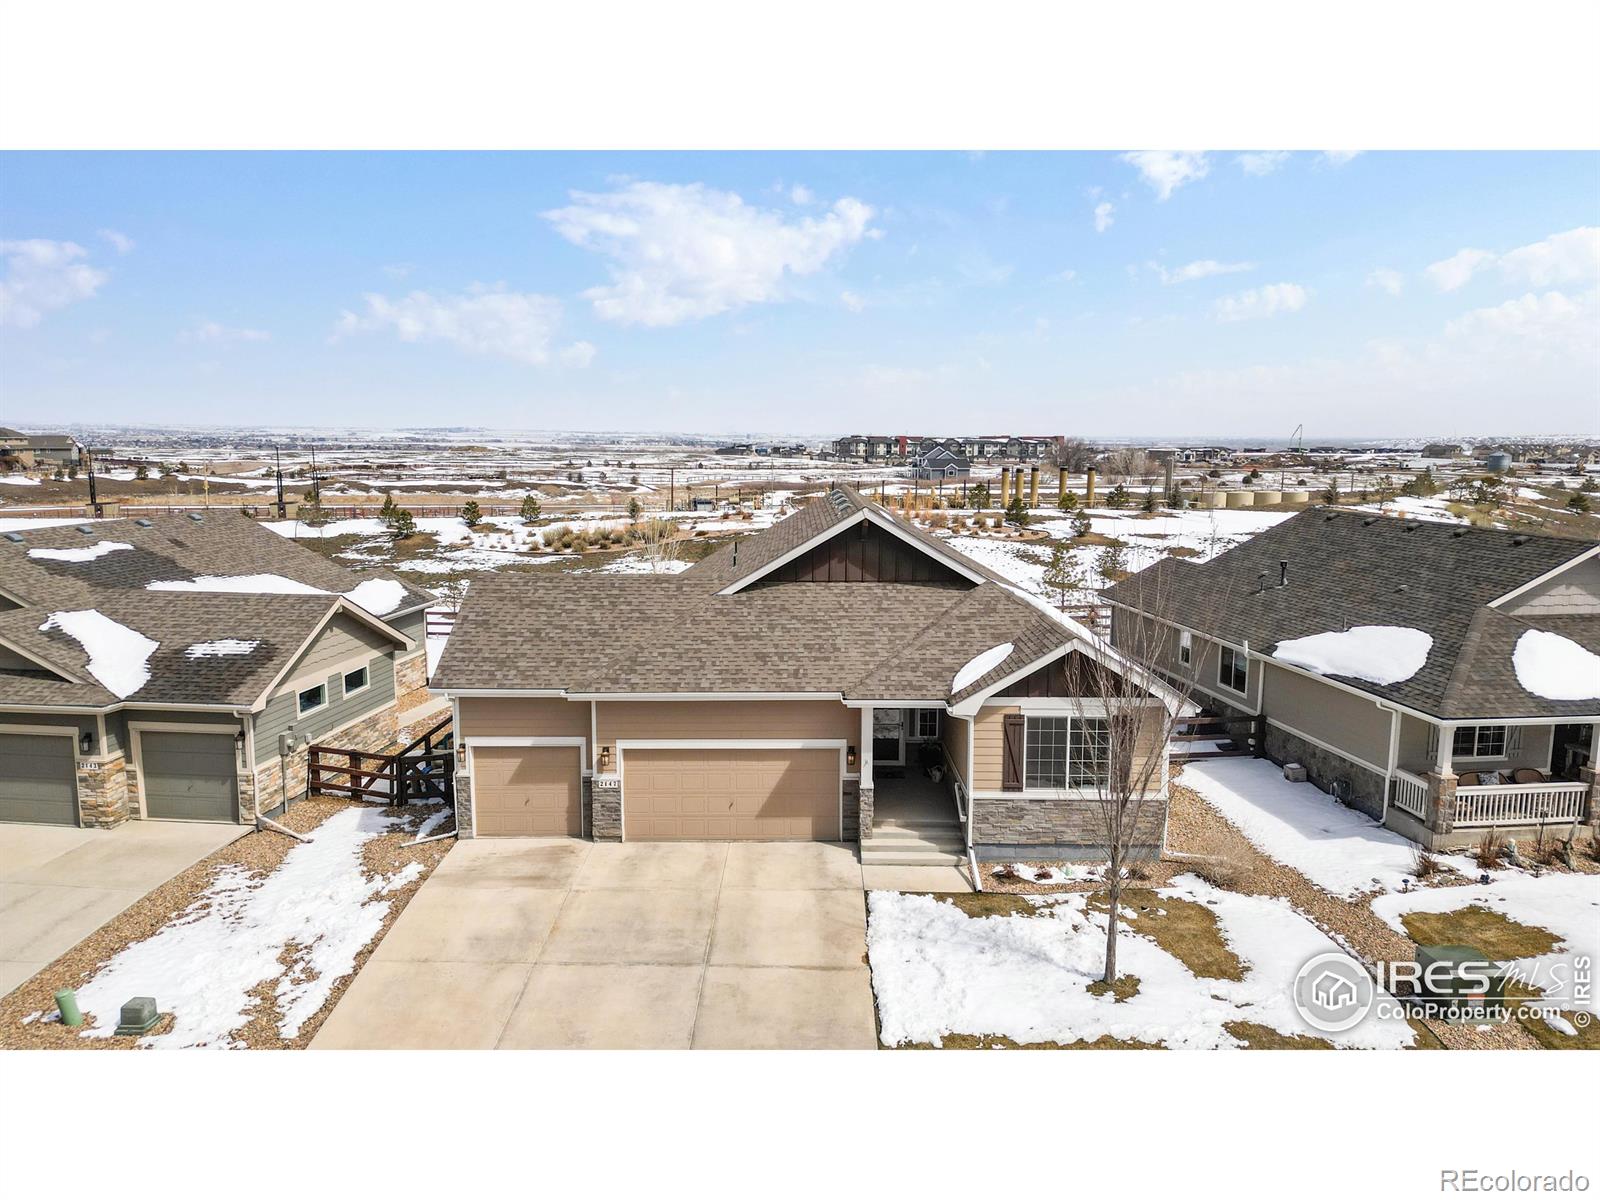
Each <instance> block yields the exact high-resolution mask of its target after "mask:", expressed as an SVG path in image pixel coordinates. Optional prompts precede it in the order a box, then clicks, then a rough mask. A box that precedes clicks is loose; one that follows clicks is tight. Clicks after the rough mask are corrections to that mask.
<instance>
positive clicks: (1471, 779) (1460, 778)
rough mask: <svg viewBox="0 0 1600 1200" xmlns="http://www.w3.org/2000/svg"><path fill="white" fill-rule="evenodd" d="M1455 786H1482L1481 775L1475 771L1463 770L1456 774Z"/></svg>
mask: <svg viewBox="0 0 1600 1200" xmlns="http://www.w3.org/2000/svg"><path fill="white" fill-rule="evenodd" d="M1456 786H1457V787H1482V786H1483V776H1482V775H1480V774H1478V772H1476V771H1463V772H1461V774H1459V775H1457V776H1456Z"/></svg>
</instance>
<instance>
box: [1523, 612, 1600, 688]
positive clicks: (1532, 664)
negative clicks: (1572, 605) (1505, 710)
mask: <svg viewBox="0 0 1600 1200" xmlns="http://www.w3.org/2000/svg"><path fill="white" fill-rule="evenodd" d="M1511 665H1512V667H1513V668H1514V669H1515V670H1516V672H1517V682H1518V683H1520V684H1521V685H1522V688H1523V690H1524V691H1527V692H1531V693H1532V694H1533V695H1535V696H1543V697H1544V698H1545V699H1546V700H1595V699H1600V655H1596V654H1593V653H1591V652H1590V651H1588V650H1585V649H1584V648H1583V647H1582V646H1580V645H1578V643H1577V642H1575V641H1573V640H1572V639H1571V638H1564V637H1562V636H1561V635H1560V634H1559V633H1551V632H1550V631H1549V630H1546V629H1530V630H1528V632H1527V633H1525V634H1523V635H1522V636H1521V637H1519V638H1518V639H1517V644H1516V647H1515V648H1514V649H1513V650H1512V651H1511Z"/></svg>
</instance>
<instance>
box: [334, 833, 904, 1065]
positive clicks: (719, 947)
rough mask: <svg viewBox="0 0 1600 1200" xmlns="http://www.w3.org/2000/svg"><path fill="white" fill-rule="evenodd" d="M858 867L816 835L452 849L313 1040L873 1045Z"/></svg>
mask: <svg viewBox="0 0 1600 1200" xmlns="http://www.w3.org/2000/svg"><path fill="white" fill-rule="evenodd" d="M865 954H866V905H865V902H864V896H863V893H862V890H861V867H860V865H859V863H858V862H857V861H856V855H855V851H854V850H853V849H852V848H850V847H847V846H839V845H827V844H820V843H732V844H729V843H629V844H623V845H597V844H593V843H590V842H583V841H575V840H567V839H528V840H523V839H509V838H508V839H504V840H490V839H478V840H474V841H465V842H460V843H458V844H457V845H456V846H455V847H454V848H452V849H451V851H450V853H449V854H448V855H447V856H446V857H445V860H444V861H443V862H442V863H440V865H439V866H438V868H437V869H436V870H435V871H434V873H433V875H432V876H431V877H430V878H429V879H428V881H427V882H426V883H425V884H424V885H423V886H422V888H421V890H420V891H418V892H417V894H416V895H415V896H414V897H412V900H411V903H410V904H409V905H408V906H407V907H406V910H405V912H404V913H402V914H401V916H400V919H399V920H398V921H396V922H395V924H394V927H393V928H392V929H390V930H389V933H388V935H387V936H386V937H385V938H384V940H383V942H382V943H381V944H380V945H379V946H378V949H377V950H376V951H375V952H374V953H373V955H372V958H371V959H370V960H368V962H367V964H366V966H365V967H363V968H362V970H361V973H360V975H358V976H357V977H356V979H355V981H354V982H353V983H352V984H351V985H350V988H349V990H348V991H346V992H345V994H344V997H343V998H342V999H341V1000H340V1001H339V1004H338V1007H337V1008H335V1009H334V1011H333V1013H332V1014H331V1015H330V1016H329V1018H328V1020H327V1023H326V1024H324V1025H323V1027H322V1029H321V1031H320V1032H319V1033H318V1035H317V1037H316V1039H315V1040H314V1041H313V1043H312V1048H313V1049H355V1048H371V1049H379V1048H383V1049H411V1048H441V1049H487V1048H490V1047H499V1048H503V1049H554V1048H583V1047H593V1048H634V1049H646V1048H648V1049H686V1048H690V1047H693V1048H696V1049H700V1048H707V1049H780V1048H797V1049H800V1048H804V1049H863V1050H866V1049H873V1048H874V1047H876V1045H877V1028H876V1023H875V1018H874V1014H873V1006H872V988H871V984H870V981H869V978H868V971H867V967H866V962H865Z"/></svg>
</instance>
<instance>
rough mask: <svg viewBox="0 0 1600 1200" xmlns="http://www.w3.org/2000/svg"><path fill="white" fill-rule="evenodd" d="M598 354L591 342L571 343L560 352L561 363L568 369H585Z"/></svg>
mask: <svg viewBox="0 0 1600 1200" xmlns="http://www.w3.org/2000/svg"><path fill="white" fill-rule="evenodd" d="M597 353H599V351H597V350H596V349H595V347H594V343H593V342H573V343H572V345H570V346H564V347H563V348H562V350H561V361H562V362H563V363H565V364H566V365H567V366H569V367H587V366H588V365H589V364H590V363H592V362H593V361H594V356H595V355H596V354H597Z"/></svg>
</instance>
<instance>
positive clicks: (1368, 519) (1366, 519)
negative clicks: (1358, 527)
mask: <svg viewBox="0 0 1600 1200" xmlns="http://www.w3.org/2000/svg"><path fill="white" fill-rule="evenodd" d="M1361 523H1362V524H1363V525H1376V524H1377V523H1378V518H1377V517H1363V518H1362V519H1361Z"/></svg>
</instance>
